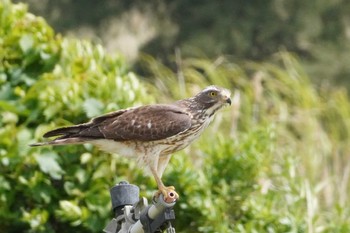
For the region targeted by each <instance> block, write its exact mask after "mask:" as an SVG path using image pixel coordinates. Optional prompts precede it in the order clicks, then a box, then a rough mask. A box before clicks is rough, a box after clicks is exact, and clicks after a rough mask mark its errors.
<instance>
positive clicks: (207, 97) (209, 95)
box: [194, 86, 231, 115]
mask: <svg viewBox="0 0 350 233" xmlns="http://www.w3.org/2000/svg"><path fill="white" fill-rule="evenodd" d="M230 96H231V92H230V91H229V90H228V89H225V88H222V87H218V86H209V87H207V88H205V89H204V90H202V91H201V92H199V93H198V94H197V95H196V96H195V97H194V100H195V102H196V103H198V104H199V105H200V106H201V107H202V109H204V110H206V113H207V114H208V115H213V114H214V113H215V112H216V111H217V110H219V109H220V108H222V107H224V106H226V105H231V98H230Z"/></svg>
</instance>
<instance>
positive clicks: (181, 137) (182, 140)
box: [161, 117, 211, 154]
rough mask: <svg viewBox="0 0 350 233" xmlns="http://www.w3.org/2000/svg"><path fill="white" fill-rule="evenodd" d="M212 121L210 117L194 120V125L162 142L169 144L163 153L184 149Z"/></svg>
mask: <svg viewBox="0 0 350 233" xmlns="http://www.w3.org/2000/svg"><path fill="white" fill-rule="evenodd" d="M210 121H211V118H210V117H207V118H202V119H196V120H193V123H192V126H191V127H190V128H189V129H188V130H186V131H184V132H181V133H179V134H177V135H175V136H172V137H170V138H168V139H166V140H163V142H162V143H164V144H166V145H168V146H167V147H166V148H165V149H164V150H163V151H162V153H161V154H171V153H174V152H176V151H179V150H182V149H184V148H185V147H187V146H188V145H190V144H191V143H192V142H193V141H194V140H195V139H197V138H198V137H199V136H200V135H201V134H202V133H203V131H204V129H206V128H207V127H208V125H209V123H210Z"/></svg>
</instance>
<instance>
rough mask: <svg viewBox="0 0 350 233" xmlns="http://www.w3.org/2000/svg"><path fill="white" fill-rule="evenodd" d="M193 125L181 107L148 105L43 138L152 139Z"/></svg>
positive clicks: (76, 140)
mask: <svg viewBox="0 0 350 233" xmlns="http://www.w3.org/2000/svg"><path fill="white" fill-rule="evenodd" d="M190 126H191V117H190V116H189V115H188V114H187V113H186V112H183V111H182V110H181V109H180V108H179V107H177V106H175V105H148V106H143V107H139V108H132V109H126V110H121V111H117V112H113V113H109V114H106V115H103V116H100V117H97V118H94V119H92V120H91V121H90V122H89V123H85V124H80V125H75V126H71V127H64V128H58V129H55V130H52V131H49V132H47V133H46V134H44V137H46V138H47V137H53V136H59V137H58V138H56V139H54V140H53V141H52V142H51V143H50V142H48V143H44V144H68V143H79V142H86V141H89V140H91V139H103V138H105V139H111V140H115V141H126V140H139V141H152V140H160V139H164V138H167V137H170V136H173V135H176V134H178V133H180V132H182V131H185V130H187V129H188V128H189V127H190ZM68 139H69V140H68ZM55 142H56V143H55ZM35 145H43V144H42V143H38V144H34V146H35Z"/></svg>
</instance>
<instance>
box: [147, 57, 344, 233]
mask: <svg viewBox="0 0 350 233" xmlns="http://www.w3.org/2000/svg"><path fill="white" fill-rule="evenodd" d="M142 64H144V66H143V68H144V69H145V70H144V73H148V74H151V75H152V76H155V80H156V85H157V86H158V89H159V90H163V91H164V93H165V92H166V90H167V89H168V87H173V86H176V85H177V86H179V87H181V86H183V87H185V89H184V90H181V89H169V90H171V91H172V95H173V96H176V97H180V96H183V95H187V94H184V93H191V92H192V91H193V90H196V89H198V85H200V86H201V87H202V86H206V85H208V84H212V83H215V84H218V85H223V86H226V87H231V89H232V90H233V91H234V97H233V106H232V109H231V111H230V112H228V110H226V111H225V110H224V112H223V113H222V114H219V115H218V116H217V117H216V120H215V122H213V125H212V126H211V127H210V128H209V129H208V130H207V131H206V133H205V135H204V136H203V137H202V138H201V139H200V140H199V142H198V143H197V144H195V145H194V146H193V147H192V150H191V152H190V154H191V155H192V156H191V157H185V160H189V161H188V165H186V166H185V165H182V164H183V163H184V162H183V161H182V162H181V163H179V162H178V160H180V159H182V158H178V157H176V158H174V159H173V163H174V164H175V165H174V167H176V170H178V169H179V167H184V168H183V171H180V172H178V171H177V172H176V171H171V172H170V177H174V182H176V181H179V184H178V185H175V186H176V187H182V188H181V189H184V190H181V191H180V193H181V194H182V196H181V197H182V198H184V199H185V201H184V202H185V203H186V204H180V207H178V210H177V211H178V213H180V215H181V216H186V219H189V220H188V221H185V224H183V223H182V222H180V223H178V229H181V230H182V231H183V232H188V231H189V230H188V229H190V231H200V232H347V231H348V230H349V228H350V222H349V221H348V220H346V219H348V218H349V217H350V216H349V210H350V209H349V204H350V203H349V201H350V200H349V198H348V196H347V193H348V192H349V189H350V186H349V180H348V179H347V178H344V177H347V176H348V175H349V170H348V169H349V167H350V163H349V161H348V151H349V144H348V134H349V132H350V125H349V123H350V121H349V119H350V118H349V111H350V104H349V99H348V96H347V93H346V91H345V90H344V89H333V88H331V87H329V86H322V88H320V89H319V90H317V89H315V88H314V87H313V86H312V84H311V83H310V81H309V79H308V77H307V75H306V74H305V72H304V70H303V68H302V66H301V64H300V63H299V62H298V59H297V58H295V57H294V56H293V55H291V54H289V53H285V52H281V53H279V54H276V55H275V56H274V57H273V58H272V59H271V60H270V61H269V62H265V63H255V62H244V63H241V64H240V65H237V64H234V63H232V62H230V61H228V60H226V59H225V58H223V57H219V58H218V59H216V60H215V61H210V60H208V59H193V58H191V59H183V60H181V61H179V60H176V65H177V71H176V72H171V70H170V69H169V68H167V67H164V66H163V65H161V64H158V62H157V61H156V60H154V59H153V58H152V57H150V56H143V61H142ZM163 77H166V78H163ZM238 93H240V94H238ZM185 154H189V153H188V152H187V153H185ZM184 156H186V155H184ZM179 157H180V156H179ZM174 160H175V162H174ZM188 166H191V167H193V168H192V169H190V170H191V171H193V170H195V171H196V173H197V174H196V175H193V174H191V172H189V171H188V170H187V169H188ZM174 170H175V168H174ZM181 174H184V175H183V176H182V175H181ZM168 179H169V178H168ZM174 182H172V183H174ZM183 187H185V188H183ZM339 187H341V188H339ZM186 189H188V190H189V191H187V192H186ZM197 192H198V193H199V196H196V195H197ZM184 196H185V197H184ZM181 201H183V199H181ZM191 206H192V207H196V208H195V211H193V210H192V208H191Z"/></svg>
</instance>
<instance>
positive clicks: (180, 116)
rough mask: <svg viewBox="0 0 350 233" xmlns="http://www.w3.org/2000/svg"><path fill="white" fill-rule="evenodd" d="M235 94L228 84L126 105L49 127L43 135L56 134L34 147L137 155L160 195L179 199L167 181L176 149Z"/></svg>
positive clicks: (189, 140) (126, 155) (46, 136)
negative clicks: (91, 147) (159, 101)
mask: <svg viewBox="0 0 350 233" xmlns="http://www.w3.org/2000/svg"><path fill="white" fill-rule="evenodd" d="M230 95H231V93H230V91H229V90H227V89H225V88H221V87H218V86H209V87H207V88H205V89H204V90H202V91H201V92H199V93H198V94H197V95H195V96H194V97H191V98H188V99H183V100H179V101H176V102H174V103H171V104H153V105H145V106H141V107H134V108H128V109H122V110H119V111H115V112H111V113H108V114H105V115H102V116H99V117H96V118H93V119H92V120H91V121H90V122H88V123H84V124H79V125H74V126H69V127H63V128H58V129H55V130H52V131H49V132H47V133H45V134H44V135H43V137H45V138H48V137H55V136H56V138H55V139H53V140H52V141H48V142H40V143H35V144H32V145H31V146H45V145H67V144H83V143H91V144H93V145H95V146H97V147H99V148H100V149H101V150H103V151H106V152H108V153H117V154H119V155H121V156H125V157H129V158H135V159H137V161H138V162H139V164H140V165H142V166H143V167H145V168H146V169H147V170H149V171H150V172H151V173H152V175H153V176H154V178H155V180H156V182H157V185H158V190H159V191H158V192H157V195H160V194H163V197H164V199H167V198H173V199H177V198H178V197H179V196H178V194H177V193H176V192H175V188H174V187H173V186H169V187H166V186H165V185H164V184H163V182H162V180H161V177H162V174H163V172H164V170H165V167H166V166H167V165H168V162H169V160H170V157H171V154H172V153H174V152H176V151H179V150H181V149H184V148H185V147H186V146H188V145H189V144H190V143H191V142H192V141H193V140H195V139H196V138H198V137H199V136H200V134H201V133H202V132H203V130H204V129H205V128H207V126H208V125H209V123H210V121H211V120H212V118H213V116H214V114H215V113H216V112H217V111H218V110H219V109H221V108H222V107H224V106H225V105H230V104H231V99H230Z"/></svg>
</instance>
